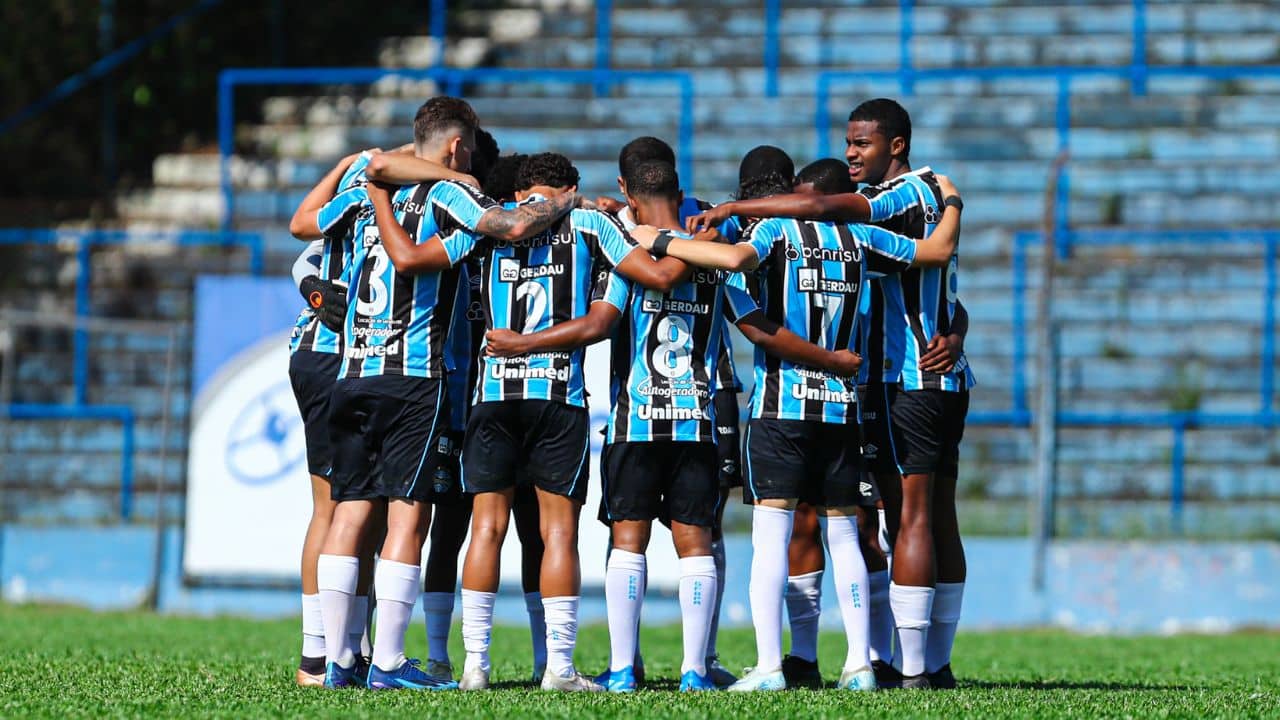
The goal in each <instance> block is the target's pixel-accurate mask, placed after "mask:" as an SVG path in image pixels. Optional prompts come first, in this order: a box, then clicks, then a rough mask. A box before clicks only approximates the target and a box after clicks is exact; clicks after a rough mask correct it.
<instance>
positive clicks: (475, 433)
mask: <svg viewBox="0 0 1280 720" xmlns="http://www.w3.org/2000/svg"><path fill="white" fill-rule="evenodd" d="M587 423H588V418H587V409H586V408H580V407H576V406H573V405H566V404H564V403H560V402H553V401H550V400H503V401H498V402H484V403H479V404H477V405H475V406H473V407H472V408H471V417H470V419H468V420H467V438H466V440H465V441H464V442H463V449H462V479H463V482H462V489H463V491H464V492H469V493H482V492H497V491H499V490H506V489H507V488H513V487H518V486H519V485H522V484H530V483H531V484H533V485H536V486H537V487H540V488H542V489H543V490H546V491H547V492H552V493H555V494H557V495H564V496H565V497H568V498H571V499H573V500H577V501H578V502H584V501H586V499H587V481H588V478H589V477H590V474H591V471H590V468H589V467H588V465H587V461H588V459H589V456H590V454H591V445H590V438H589V437H588V427H587Z"/></svg>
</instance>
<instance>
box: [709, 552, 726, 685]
mask: <svg viewBox="0 0 1280 720" xmlns="http://www.w3.org/2000/svg"><path fill="white" fill-rule="evenodd" d="M711 559H712V560H714V561H715V563H716V604H715V612H713V613H712V614H711V632H710V633H709V634H708V635H707V659H708V660H710V659H711V658H713V657H715V656H716V655H718V654H719V651H718V650H716V637H717V636H719V635H720V606H721V605H722V604H724V569H725V558H724V539H723V538H721V539H719V540H716V541H715V542H713V543H711Z"/></svg>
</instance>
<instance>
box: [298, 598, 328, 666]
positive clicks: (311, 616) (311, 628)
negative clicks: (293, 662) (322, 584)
mask: <svg viewBox="0 0 1280 720" xmlns="http://www.w3.org/2000/svg"><path fill="white" fill-rule="evenodd" d="M324 656H325V655H324V614H323V613H322V612H320V595H319V593H317V594H315V595H303V596H302V657H305V658H322V657H324Z"/></svg>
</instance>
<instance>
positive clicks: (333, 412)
mask: <svg viewBox="0 0 1280 720" xmlns="http://www.w3.org/2000/svg"><path fill="white" fill-rule="evenodd" d="M476 125H477V121H476V117H475V113H474V112H473V111H472V109H471V107H470V106H469V105H467V103H465V102H464V101H462V100H459V99H456V98H450V97H435V98H432V99H431V100H428V101H427V102H426V103H424V104H423V106H422V107H421V108H419V110H418V113H417V115H416V117H415V119H414V146H415V155H416V156H417V157H419V158H425V159H428V160H434V161H436V162H438V163H440V164H443V165H446V166H448V167H449V168H451V169H454V170H457V171H465V170H466V169H468V168H469V166H470V159H471V153H472V151H473V150H474V147H475V128H476ZM386 155H394V154H390V153H384V154H382V155H376V156H374V158H372V159H371V160H370V164H369V166H368V168H366V175H367V176H368V177H369V179H370V180H374V181H377V180H379V179H380V178H382V177H384V176H385V175H386V174H394V172H395V166H396V164H397V163H398V161H399V160H400V158H386V157H385V156H386ZM380 158H382V160H380ZM412 159H413V158H409V160H412ZM398 164H401V165H403V164H404V163H398ZM577 200H578V198H577V197H576V196H574V195H568V196H566V197H564V198H559V199H556V200H552V201H548V202H545V203H537V204H530V205H528V206H525V207H522V208H518V209H517V210H505V209H503V208H499V207H496V206H495V204H494V203H493V201H491V200H489V199H488V198H486V197H485V196H484V195H482V194H480V192H479V191H478V190H475V189H473V188H471V187H470V186H468V185H465V184H462V183H458V182H448V181H446V182H434V183H423V184H418V185H410V186H405V187H401V188H399V189H396V190H395V191H394V197H390V196H389V195H388V193H387V191H386V190H384V189H382V188H381V187H380V186H379V185H377V183H376V182H373V183H370V184H369V185H367V186H365V187H356V188H352V189H350V190H348V191H345V192H343V193H340V194H339V195H338V196H336V197H335V198H334V199H333V200H332V201H330V202H329V203H328V204H327V205H325V207H324V208H322V209H321V210H320V212H319V214H318V215H319V218H320V222H319V225H320V226H321V227H323V228H327V229H329V230H330V232H334V230H335V229H339V230H338V232H337V234H345V232H346V230H345V229H346V228H347V227H350V228H351V232H352V233H353V237H355V238H356V241H355V245H354V250H353V254H352V259H351V267H350V272H349V276H350V278H351V287H350V290H349V294H348V299H349V307H348V312H347V317H346V324H345V327H344V332H343V345H344V353H343V355H344V360H343V363H342V368H341V374H340V376H339V380H338V383H337V385H336V386H335V387H334V391H333V399H332V405H331V409H330V436H331V439H332V442H333V446H334V474H333V478H332V490H333V497H334V499H336V500H337V501H338V506H337V508H336V509H335V511H334V518H333V522H332V524H331V525H330V529H329V533H328V534H327V536H326V538H325V542H324V549H323V554H322V555H321V556H320V560H319V563H318V583H319V587H320V602H321V609H322V612H323V616H324V623H325V640H326V642H325V644H326V649H327V650H329V651H330V652H329V656H328V665H327V670H326V677H325V685H326V686H327V687H342V686H347V685H351V684H353V683H354V681H355V677H354V675H353V673H352V669H353V667H354V665H355V658H354V657H352V654H351V653H350V652H348V651H346V649H345V648H344V647H343V646H342V645H341V643H340V642H339V638H341V637H343V635H344V634H345V630H346V627H345V626H346V619H347V615H348V609H349V605H350V601H351V594H352V591H353V590H354V585H355V576H356V569H357V562H356V558H355V556H354V555H355V551H356V548H357V546H358V544H359V539H360V537H361V535H362V534H363V532H364V529H365V527H366V526H367V524H368V521H369V517H370V516H371V514H372V512H373V509H374V507H375V505H378V504H380V503H382V502H383V501H385V502H386V505H387V533H386V538H385V540H384V541H383V543H382V547H381V551H380V553H379V555H380V560H379V562H378V566H377V569H376V571H375V576H374V589H375V592H376V594H377V597H378V631H377V634H376V636H375V638H374V646H373V663H372V665H371V667H370V669H369V676H368V682H367V684H368V686H369V687H371V688H385V689H394V688H410V689H445V688H450V687H456V685H455V684H453V683H442V682H439V681H436V680H433V679H431V678H430V677H428V676H427V675H426V674H425V673H424V672H423V671H422V669H421V668H420V667H419V663H418V662H417V661H416V660H408V659H406V658H405V656H404V633H405V629H406V628H407V626H408V623H409V619H410V617H411V615H412V611H413V605H414V603H415V602H416V600H417V597H418V593H419V591H420V584H419V562H420V560H421V554H422V545H423V542H424V540H425V538H426V533H427V530H428V529H429V525H430V516H431V513H430V500H431V498H432V483H431V477H432V476H433V474H434V472H435V470H436V467H437V466H438V465H439V463H440V460H441V459H440V457H439V453H438V445H437V444H438V442H439V439H440V433H441V432H442V431H443V429H444V425H445V424H446V418H445V417H444V413H443V403H444V395H445V392H444V387H443V385H442V381H443V376H444V374H445V370H446V367H447V361H446V359H445V357H444V355H445V349H446V347H447V339H448V333H449V329H450V325H451V324H452V321H453V318H454V312H453V307H454V306H453V304H454V303H455V302H456V301H457V296H458V281H459V274H458V273H457V272H456V271H446V272H440V271H438V270H436V271H430V272H416V271H415V270H413V269H411V268H404V267H398V266H397V264H396V263H395V257H394V256H393V255H392V252H391V250H390V249H389V247H387V246H384V244H383V241H382V236H383V234H385V233H386V232H387V231H388V229H389V228H393V227H394V228H396V229H397V231H398V232H409V233H412V235H414V236H417V237H428V236H431V235H436V234H438V235H439V236H440V237H441V238H444V239H446V242H448V243H451V244H452V245H462V244H465V243H467V242H468V240H469V239H470V238H472V237H473V236H474V234H475V233H486V234H488V235H492V236H496V237H502V238H504V239H506V240H508V241H515V240H518V239H520V238H522V237H525V236H527V235H531V234H535V233H538V232H540V231H541V230H543V229H545V228H546V227H547V226H548V225H550V224H551V223H552V222H553V221H554V220H555V219H556V218H557V217H559V216H560V215H562V214H564V212H565V211H566V210H567V209H568V208H569V207H571V206H572V205H573V204H574V203H575V202H577ZM393 205H394V207H393ZM375 222H376V224H375ZM406 228H407V230H406ZM440 244H441V243H440V242H439V241H437V242H436V243H435V247H439V246H440ZM430 246H431V245H428V247H430ZM451 264H452V263H448V262H446V263H445V265H444V267H448V266H450V265H451Z"/></svg>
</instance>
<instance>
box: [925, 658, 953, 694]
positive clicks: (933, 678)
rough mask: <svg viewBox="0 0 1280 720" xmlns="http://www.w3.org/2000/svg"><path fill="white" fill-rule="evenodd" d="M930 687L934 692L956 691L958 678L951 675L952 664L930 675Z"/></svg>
mask: <svg viewBox="0 0 1280 720" xmlns="http://www.w3.org/2000/svg"><path fill="white" fill-rule="evenodd" d="M928 675H929V686H930V687H932V688H933V689H934V690H955V689H956V676H955V675H952V674H951V663H947V664H946V665H943V666H942V667H940V668H938V669H937V670H935V671H934V672H931V673H928Z"/></svg>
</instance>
